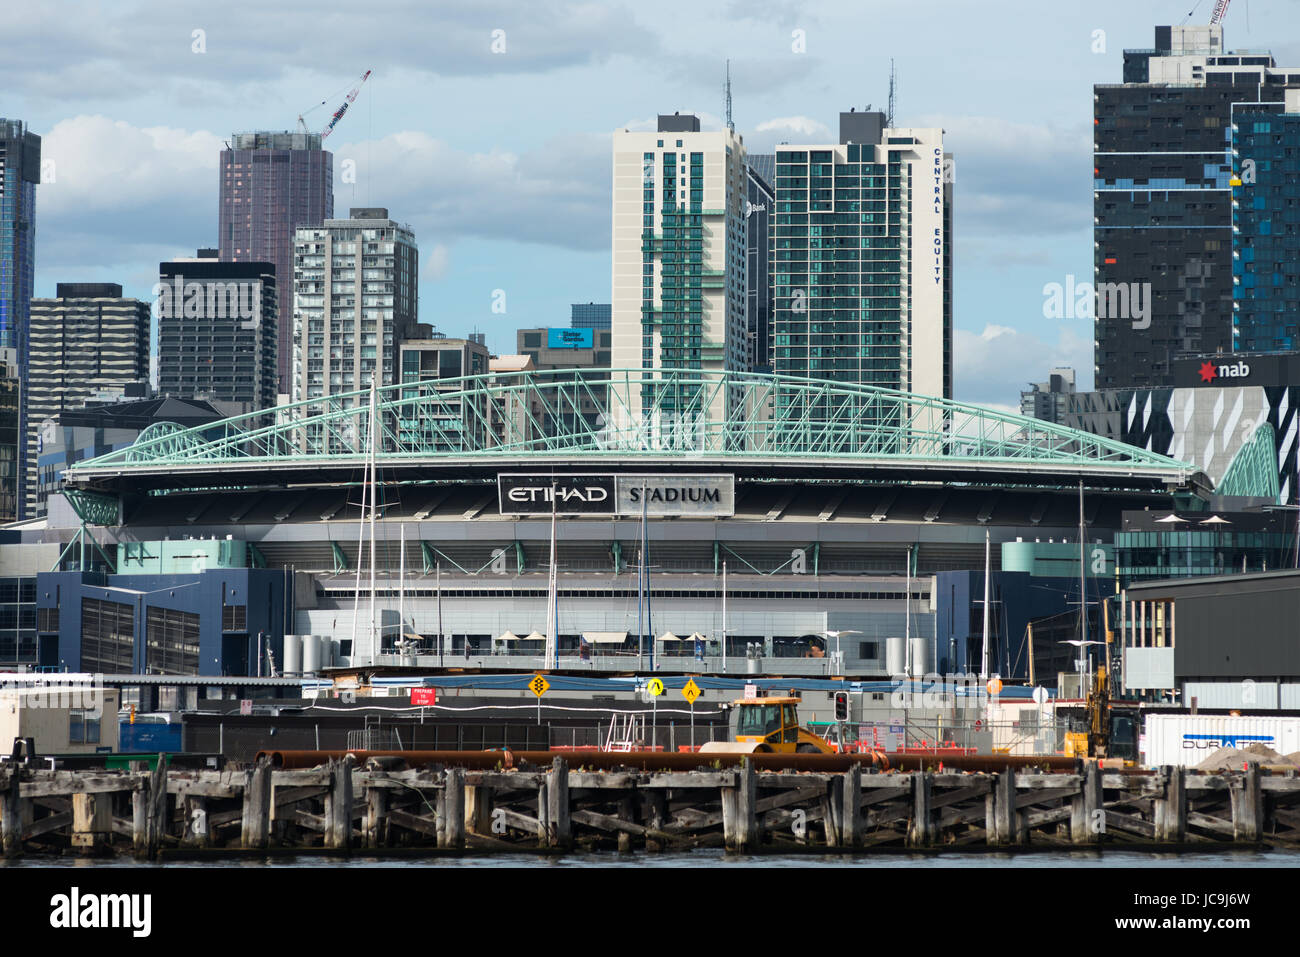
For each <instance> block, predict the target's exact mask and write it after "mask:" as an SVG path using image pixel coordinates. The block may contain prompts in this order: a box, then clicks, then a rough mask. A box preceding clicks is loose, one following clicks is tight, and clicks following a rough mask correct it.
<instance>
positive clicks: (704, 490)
mask: <svg viewBox="0 0 1300 957" xmlns="http://www.w3.org/2000/svg"><path fill="white" fill-rule="evenodd" d="M497 496H498V499H499V502H500V508H501V514H502V515H549V514H551V512H552V511H554V512H555V514H556V515H570V516H573V515H609V516H614V515H625V516H632V517H637V516H641V515H645V516H647V517H649V518H666V517H669V516H671V517H675V518H725V517H728V516H731V515H734V514H735V512H736V488H735V477H734V476H732V475H614V474H612V473H609V474H602V473H593V474H582V473H561V474H556V475H550V474H546V473H541V474H532V473H523V474H510V473H504V472H503V473H500V474H498V475H497Z"/></svg>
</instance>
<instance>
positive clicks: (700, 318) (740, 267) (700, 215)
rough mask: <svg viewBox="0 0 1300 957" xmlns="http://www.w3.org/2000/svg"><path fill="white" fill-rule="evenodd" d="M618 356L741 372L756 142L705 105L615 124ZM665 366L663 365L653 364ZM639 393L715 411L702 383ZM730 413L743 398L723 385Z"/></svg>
mask: <svg viewBox="0 0 1300 957" xmlns="http://www.w3.org/2000/svg"><path fill="white" fill-rule="evenodd" d="M613 213H614V215H613V228H614V231H613V254H614V263H613V308H612V315H613V324H612V332H613V336H612V342H613V365H614V367H615V368H620V369H621V368H627V369H643V370H647V371H651V370H664V371H669V370H683V371H688V372H689V371H691V370H699V371H702V372H707V371H733V370H734V371H741V370H744V369H745V365H746V344H745V340H746V337H745V146H744V142H743V141H742V140H741V138H740V137H739V136H738V135H737V134H736V133H735V132H734V131H733V130H729V129H723V130H718V131H710V132H702V131H701V130H700V121H699V119H698V118H697V117H695V116H693V115H679V114H673V115H672V116H660V117H659V123H658V130H657V131H656V132H635V133H633V132H628V131H626V130H624V131H622V132H616V133H615V134H614V211H613ZM652 374H653V373H652ZM633 392H634V394H633V395H631V396H628V397H627V403H628V407H629V408H630V410H631V412H632V414H633V416H634V417H638V418H639V417H641V416H642V410H649V409H650V408H651V407H652V406H653V407H655V408H656V409H657V410H658V412H659V413H660V414H661V415H663V416H685V417H694V416H696V415H698V414H703V413H704V412H705V409H704V408H703V403H704V402H705V401H706V400H704V399H702V398H701V396H700V395H699V394H697V393H695V392H692V391H691V390H685V391H682V390H677V389H675V390H674V391H673V393H672V394H671V395H669V394H663V393H661V394H659V395H655V394H654V393H653V392H652V391H651V389H650V388H649V387H646V388H641V389H634V390H633ZM711 395H712V397H711V398H710V399H708V400H707V401H708V402H709V403H710V406H711V407H710V409H709V410H708V414H709V415H710V417H712V418H714V419H721V418H722V417H723V416H724V415H725V414H726V412H727V409H726V405H727V403H728V402H729V401H731V397H730V396H728V395H725V394H724V393H723V392H722V391H721V390H717V391H714V392H713V393H712V394H711Z"/></svg>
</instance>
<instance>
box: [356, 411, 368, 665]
mask: <svg viewBox="0 0 1300 957" xmlns="http://www.w3.org/2000/svg"><path fill="white" fill-rule="evenodd" d="M360 434H361V428H360V423H359V422H358V423H357V435H358V437H359V436H360ZM366 464H367V467H368V466H369V462H367V463H366ZM369 492H370V483H369V482H367V481H366V469H362V471H361V520H360V521H359V522H357V586H356V591H355V593H354V595H355V597H354V598H353V600H352V656H353V657H354V658H356V659H357V660H360V658H361V649H360V648H358V647H357V620H358V619H359V618H360V617H361V563H362V561H363V560H364V559H365V555H366V550H365V549H366V496H367V495H368V494H369Z"/></svg>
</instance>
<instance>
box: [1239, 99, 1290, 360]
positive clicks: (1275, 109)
mask: <svg viewBox="0 0 1300 957" xmlns="http://www.w3.org/2000/svg"><path fill="white" fill-rule="evenodd" d="M1232 130H1233V135H1232V142H1233V170H1234V173H1235V175H1234V177H1233V179H1232V182H1231V185H1232V226H1233V231H1232V247H1233V249H1232V253H1233V255H1232V345H1233V349H1234V351H1239V352H1286V351H1289V350H1294V349H1297V348H1300V159H1297V157H1300V87H1296V88H1293V89H1288V90H1286V93H1285V99H1284V102H1282V103H1236V104H1233V108H1232Z"/></svg>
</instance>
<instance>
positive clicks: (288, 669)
mask: <svg viewBox="0 0 1300 957" xmlns="http://www.w3.org/2000/svg"><path fill="white" fill-rule="evenodd" d="M283 657H284V673H285V674H286V675H300V674H302V635H285V636H284V655H283Z"/></svg>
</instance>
